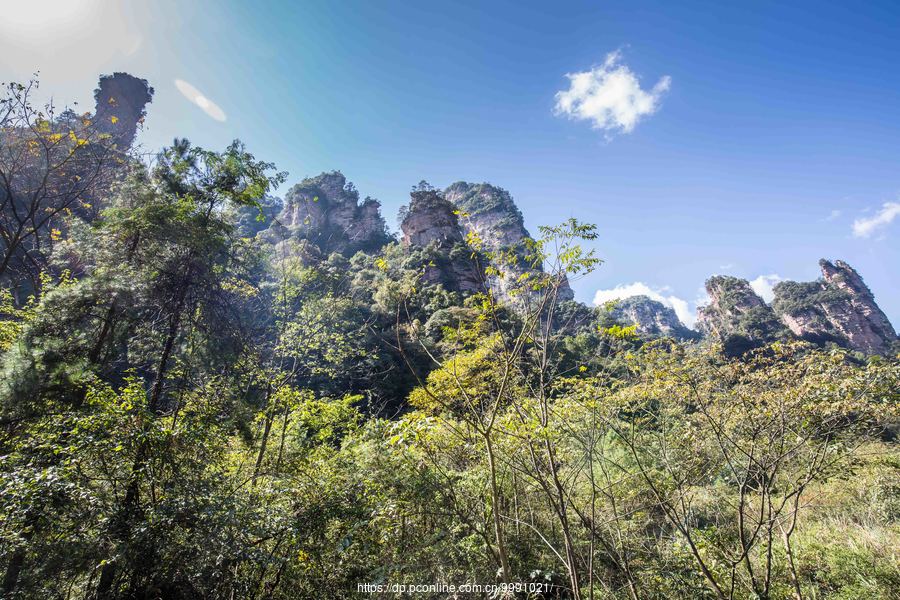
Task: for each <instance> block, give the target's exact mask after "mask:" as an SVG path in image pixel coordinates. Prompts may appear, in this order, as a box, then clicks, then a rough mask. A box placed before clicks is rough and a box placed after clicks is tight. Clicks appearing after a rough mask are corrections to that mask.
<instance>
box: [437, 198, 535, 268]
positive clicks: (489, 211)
mask: <svg viewBox="0 0 900 600" xmlns="http://www.w3.org/2000/svg"><path fill="white" fill-rule="evenodd" d="M444 197H445V198H446V199H447V200H449V201H450V202H452V203H453V204H455V205H456V206H457V207H458V208H459V210H460V211H461V212H462V218H461V219H460V223H461V225H462V227H463V229H464V231H465V232H466V233H467V234H468V233H475V234H477V235H478V237H479V238H481V240H482V243H483V244H484V246H485V248H486V249H488V250H493V251H496V250H501V249H506V248H510V247H513V246H516V245H519V244H521V243H522V240H524V239H525V238H527V237H531V236H530V234H529V233H528V230H526V229H525V220H524V218H523V217H522V212H521V211H520V210H519V208H518V207H517V206H516V204H515V202H513V199H512V196H510V194H509V192H507V191H506V190H504V189H503V188H500V187H496V186H493V185H491V184H489V183H466V182H465V181H458V182H456V183H454V184H453V185H451V186H450V187H448V188H447V189H446V190H445V191H444Z"/></svg>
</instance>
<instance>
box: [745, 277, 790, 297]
mask: <svg viewBox="0 0 900 600" xmlns="http://www.w3.org/2000/svg"><path fill="white" fill-rule="evenodd" d="M779 281H784V278H783V277H782V276H781V275H776V274H775V273H771V274H769V275H760V276H759V277H757V278H756V279H754V280H752V281H751V282H750V287H751V288H753V291H754V292H756V293H757V295H758V296H759V297H760V298H762V299H763V300H765V301H766V303H769V302H771V301H772V299H773V298H774V297H775V292H774V291H772V288H774V287H775V284H776V283H778V282H779Z"/></svg>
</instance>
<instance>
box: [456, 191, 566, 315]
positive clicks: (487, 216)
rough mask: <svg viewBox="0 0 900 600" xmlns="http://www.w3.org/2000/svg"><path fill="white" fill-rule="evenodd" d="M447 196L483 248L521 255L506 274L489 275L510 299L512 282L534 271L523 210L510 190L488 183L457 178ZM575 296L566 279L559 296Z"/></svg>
mask: <svg viewBox="0 0 900 600" xmlns="http://www.w3.org/2000/svg"><path fill="white" fill-rule="evenodd" d="M444 197H445V198H446V199H447V200H449V201H450V202H452V203H453V204H454V205H456V206H457V207H458V208H459V210H460V212H461V217H460V225H461V226H462V229H463V231H464V233H465V234H466V235H467V236H468V235H470V234H473V235H475V236H477V238H478V239H479V240H480V241H481V244H482V247H483V249H484V250H486V251H488V252H499V251H509V250H512V251H514V252H515V253H516V254H518V255H519V256H520V260H519V264H518V265H512V266H509V265H507V266H505V267H504V271H505V272H504V276H502V277H492V278H490V284H491V287H492V288H493V289H494V291H495V292H496V293H497V294H498V295H499V296H500V297H503V298H506V299H509V298H510V294H509V291H510V288H511V286H512V285H513V283H514V282H515V281H516V280H517V279H518V278H519V276H521V275H523V274H526V273H529V272H531V271H532V269H531V268H530V265H527V264H526V261H525V259H524V255H525V244H524V241H525V240H526V239H527V238H530V237H531V234H529V233H528V230H527V229H525V219H524V218H523V217H522V211H520V210H519V208H518V207H517V206H516V203H515V202H514V201H513V198H512V196H511V195H510V193H509V192H508V191H506V190H504V189H503V188H501V187H497V186H494V185H491V184H489V183H468V182H465V181H458V182H456V183H454V184H452V185H451V186H450V187H448V188H447V189H446V190H445V191H444ZM574 297H575V294H574V293H573V292H572V289H571V288H570V287H569V284H568V282H563V285H562V287H561V289H560V299H561V300H572V299H573V298H574Z"/></svg>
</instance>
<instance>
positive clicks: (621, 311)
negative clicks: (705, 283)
mask: <svg viewBox="0 0 900 600" xmlns="http://www.w3.org/2000/svg"><path fill="white" fill-rule="evenodd" d="M610 304H611V305H610V307H609V308H608V309H602V310H606V312H608V313H609V315H610V316H611V317H613V318H614V319H615V320H617V321H620V322H622V323H627V324H629V325H634V326H636V328H637V333H638V335H639V336H640V337H643V338H648V339H649V338H658V337H672V338H675V339H679V340H696V339H699V338H700V334H699V333H698V332H696V331H694V330H693V329H689V328H688V327H685V325H684V323H682V322H681V320H680V319H679V318H678V315H676V314H675V311H674V310H672V309H671V308H669V307H668V306H666V305H664V304H663V303H662V302H659V301H658V300H653V299H652V298H649V297H648V296H631V297H630V298H624V299H622V300H618V301H615V302H613V303H610Z"/></svg>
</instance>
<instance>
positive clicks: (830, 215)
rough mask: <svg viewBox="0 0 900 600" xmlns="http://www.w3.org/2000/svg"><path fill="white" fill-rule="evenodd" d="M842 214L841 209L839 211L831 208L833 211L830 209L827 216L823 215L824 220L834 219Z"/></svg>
mask: <svg viewBox="0 0 900 600" xmlns="http://www.w3.org/2000/svg"><path fill="white" fill-rule="evenodd" d="M842 214H843V212H842V211H839V210H833V211H831V212H830V213H828V216H827V217H825V220H826V221H834V220H835V219H837V218H838V217H840V216H841V215H842Z"/></svg>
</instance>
